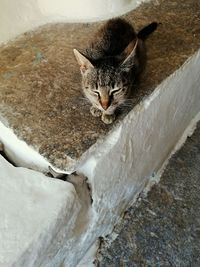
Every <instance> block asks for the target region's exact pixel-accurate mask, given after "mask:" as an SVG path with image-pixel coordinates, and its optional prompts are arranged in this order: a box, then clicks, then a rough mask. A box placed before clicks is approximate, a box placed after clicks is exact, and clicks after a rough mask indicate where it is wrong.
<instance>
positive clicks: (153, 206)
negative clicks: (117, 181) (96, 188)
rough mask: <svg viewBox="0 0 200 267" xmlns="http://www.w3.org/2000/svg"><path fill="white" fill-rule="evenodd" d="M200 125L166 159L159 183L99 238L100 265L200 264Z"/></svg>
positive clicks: (167, 265)
mask: <svg viewBox="0 0 200 267" xmlns="http://www.w3.org/2000/svg"><path fill="white" fill-rule="evenodd" d="M199 202H200V124H198V127H197V129H196V131H195V133H194V134H193V135H192V137H190V138H188V140H187V142H186V143H185V145H184V146H183V147H182V149H181V150H180V151H178V152H177V153H176V154H175V155H174V156H173V157H172V158H171V160H170V162H169V165H168V166H167V168H166V170H165V172H164V173H163V175H162V177H161V180H160V183H159V184H156V185H154V186H153V188H152V189H151V190H150V192H149V193H148V195H147V197H141V198H139V200H138V201H137V203H136V204H135V205H134V206H133V207H132V208H130V209H129V210H128V212H127V213H126V214H125V216H124V220H123V221H122V223H121V224H118V225H117V226H116V228H115V233H119V236H118V237H117V238H116V239H115V241H114V242H113V243H112V244H111V245H110V246H109V247H107V246H106V243H105V242H103V244H102V249H101V253H100V255H102V256H101V257H102V258H101V257H99V259H100V258H101V260H100V262H99V265H98V266H100V267H107V266H109V267H112V266H113V267H114V266H123V267H125V266H126V267H147V266H148V267H156V266H163V267H171V266H176V267H179V266H180V267H188V266H192V267H198V266H200V207H199Z"/></svg>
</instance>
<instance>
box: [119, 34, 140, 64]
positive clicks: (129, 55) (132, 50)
mask: <svg viewBox="0 0 200 267" xmlns="http://www.w3.org/2000/svg"><path fill="white" fill-rule="evenodd" d="M137 46H138V39H137V40H136V41H132V42H130V44H129V45H128V46H127V47H126V48H125V50H124V51H123V52H122V54H121V57H122V59H123V61H122V63H121V64H120V67H122V68H130V67H132V66H133V65H134V64H135V55H136V50H137Z"/></svg>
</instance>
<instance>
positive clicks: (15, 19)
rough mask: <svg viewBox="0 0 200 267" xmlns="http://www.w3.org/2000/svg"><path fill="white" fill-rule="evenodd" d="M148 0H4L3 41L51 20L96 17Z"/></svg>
mask: <svg viewBox="0 0 200 267" xmlns="http://www.w3.org/2000/svg"><path fill="white" fill-rule="evenodd" d="M144 1H147V0H53V1H50V0H17V1H16V0H1V1H0V43H3V42H7V41H8V40H10V39H12V38H14V37H16V36H17V35H19V34H21V33H23V32H25V31H28V30H31V29H34V28H35V27H37V26H40V25H43V24H45V23H49V22H62V21H68V22H69V21H70V22H72V21H73V22H77V21H85V22H88V21H97V20H101V19H106V18H110V17H114V16H118V15H120V14H123V13H125V12H127V11H129V10H131V9H134V8H135V7H137V6H138V5H139V4H140V3H141V2H144Z"/></svg>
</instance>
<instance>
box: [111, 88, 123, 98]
mask: <svg viewBox="0 0 200 267" xmlns="http://www.w3.org/2000/svg"><path fill="white" fill-rule="evenodd" d="M121 91H123V88H118V89H116V90H113V91H111V92H110V95H111V96H113V95H115V94H117V93H119V92H121Z"/></svg>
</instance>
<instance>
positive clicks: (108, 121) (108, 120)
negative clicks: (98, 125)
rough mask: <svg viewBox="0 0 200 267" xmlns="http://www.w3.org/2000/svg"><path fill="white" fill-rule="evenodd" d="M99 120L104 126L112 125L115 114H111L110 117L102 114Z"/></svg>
mask: <svg viewBox="0 0 200 267" xmlns="http://www.w3.org/2000/svg"><path fill="white" fill-rule="evenodd" d="M101 120H102V121H103V122H104V123H105V124H111V123H113V121H114V120H115V114H112V115H108V114H102V116H101Z"/></svg>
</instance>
